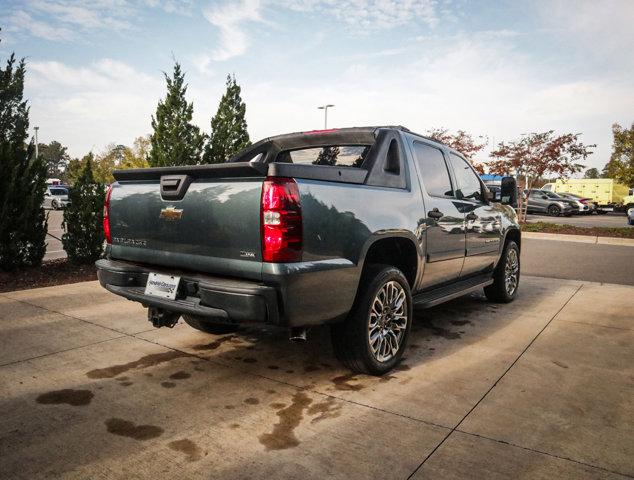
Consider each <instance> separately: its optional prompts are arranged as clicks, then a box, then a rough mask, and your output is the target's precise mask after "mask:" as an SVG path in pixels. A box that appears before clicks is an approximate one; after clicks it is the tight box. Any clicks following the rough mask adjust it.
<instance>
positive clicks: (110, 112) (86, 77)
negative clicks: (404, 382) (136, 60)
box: [25, 59, 165, 156]
mask: <svg viewBox="0 0 634 480" xmlns="http://www.w3.org/2000/svg"><path fill="white" fill-rule="evenodd" d="M25 93H26V96H27V98H29V105H30V107H31V124H32V125H38V126H40V127H41V128H40V136H41V138H42V141H45V142H46V141H50V140H52V139H56V140H59V141H60V142H62V143H63V144H65V145H68V147H69V151H70V153H71V154H72V155H74V156H81V155H84V154H85V153H87V152H88V151H89V150H91V149H97V150H98V149H100V148H101V147H103V146H104V145H106V144H108V143H110V142H116V143H123V144H128V145H129V144H131V143H132V140H133V139H134V138H135V137H137V136H139V135H143V134H146V133H148V132H149V131H150V129H151V127H150V116H151V115H152V114H153V113H154V112H155V109H156V104H157V102H158V100H159V98H162V97H163V96H164V95H165V85H164V81H163V79H162V78H161V76H159V75H155V76H149V75H146V74H144V73H141V72H139V71H138V70H136V69H135V68H133V67H132V66H130V65H128V64H126V63H123V62H119V61H116V60H112V59H102V60H99V61H98V62H95V63H93V64H91V65H88V66H85V67H73V66H70V65H68V64H64V63H61V62H53V61H47V62H30V63H29V64H28V74H27V82H26V87H25Z"/></svg>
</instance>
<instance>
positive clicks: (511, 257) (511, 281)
mask: <svg viewBox="0 0 634 480" xmlns="http://www.w3.org/2000/svg"><path fill="white" fill-rule="evenodd" d="M519 273H520V260H519V257H518V256H517V250H516V249H514V248H509V249H508V253H507V254H506V265H505V267H504V288H505V289H506V293H507V294H508V295H509V296H513V294H514V293H515V290H516V289H517V283H518V279H519Z"/></svg>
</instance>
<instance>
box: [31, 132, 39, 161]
mask: <svg viewBox="0 0 634 480" xmlns="http://www.w3.org/2000/svg"><path fill="white" fill-rule="evenodd" d="M33 129H34V130H35V158H37V157H38V156H39V155H38V154H39V150H38V148H39V147H38V146H37V131H38V130H39V129H40V127H33Z"/></svg>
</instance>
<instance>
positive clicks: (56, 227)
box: [44, 210, 66, 260]
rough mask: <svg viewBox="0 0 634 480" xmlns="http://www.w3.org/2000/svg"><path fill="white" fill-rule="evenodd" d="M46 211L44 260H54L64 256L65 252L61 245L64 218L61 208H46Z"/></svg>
mask: <svg viewBox="0 0 634 480" xmlns="http://www.w3.org/2000/svg"><path fill="white" fill-rule="evenodd" d="M47 212H48V230H47V231H48V233H49V235H47V236H46V255H44V260H54V259H56V258H65V257H66V252H65V251H64V247H63V246H62V242H61V238H62V235H63V234H64V229H62V220H64V211H63V210H47Z"/></svg>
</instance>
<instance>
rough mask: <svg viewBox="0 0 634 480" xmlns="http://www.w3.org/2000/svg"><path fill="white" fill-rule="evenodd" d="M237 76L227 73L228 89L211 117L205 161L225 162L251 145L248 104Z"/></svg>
mask: <svg viewBox="0 0 634 480" xmlns="http://www.w3.org/2000/svg"><path fill="white" fill-rule="evenodd" d="M240 92H241V89H240V86H239V85H238V84H237V83H236V78H235V77H232V76H231V75H227V91H226V92H225V94H224V95H223V96H222V99H221V100H220V104H219V105H218V111H217V112H216V115H215V116H214V117H213V118H212V119H211V134H210V135H209V142H207V145H206V146H205V154H204V155H203V162H204V163H223V162H227V161H228V160H229V159H230V158H231V157H233V156H234V155H235V154H237V153H239V152H240V151H242V150H244V149H245V148H246V147H248V146H249V145H251V140H249V132H247V121H246V119H245V118H244V115H245V113H246V110H247V106H246V105H245V104H244V102H243V101H242V97H240Z"/></svg>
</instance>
